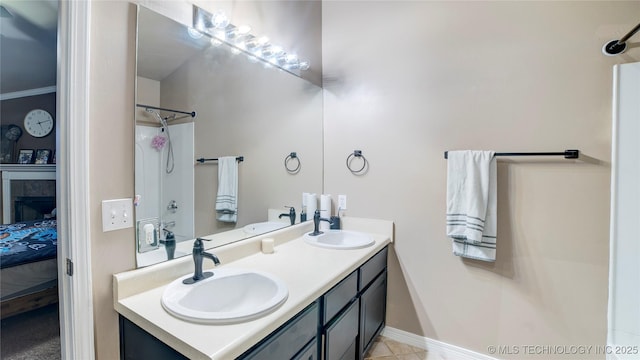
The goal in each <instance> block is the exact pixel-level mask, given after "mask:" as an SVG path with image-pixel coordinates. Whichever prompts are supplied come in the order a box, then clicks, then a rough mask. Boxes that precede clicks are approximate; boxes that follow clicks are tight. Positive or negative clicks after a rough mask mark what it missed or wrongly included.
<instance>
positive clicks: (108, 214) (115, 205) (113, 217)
mask: <svg viewBox="0 0 640 360" xmlns="http://www.w3.org/2000/svg"><path fill="white" fill-rule="evenodd" d="M130 227H133V199H115V200H102V231H103V232H106V231H113V230H119V229H126V228H130Z"/></svg>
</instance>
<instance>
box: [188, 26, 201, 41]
mask: <svg viewBox="0 0 640 360" xmlns="http://www.w3.org/2000/svg"><path fill="white" fill-rule="evenodd" d="M187 32H188V33H189V36H191V38H193V39H196V40H197V39H200V38H201V37H202V33H201V32H200V31H198V30H196V29H194V28H192V27H190V28H189V29H187Z"/></svg>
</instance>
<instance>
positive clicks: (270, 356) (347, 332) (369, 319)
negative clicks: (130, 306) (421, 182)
mask: <svg viewBox="0 0 640 360" xmlns="http://www.w3.org/2000/svg"><path fill="white" fill-rule="evenodd" d="M386 300H387V247H385V248H384V249H382V250H380V251H379V252H378V253H377V254H376V255H374V256H373V257H371V258H370V259H369V260H368V261H367V262H366V263H364V264H363V265H362V266H361V267H360V268H358V269H357V270H355V271H354V272H352V273H351V274H349V275H348V276H347V277H346V278H344V279H343V280H341V281H340V282H339V283H338V284H337V285H335V286H334V287H333V288H331V289H330V290H329V291H327V292H326V293H325V294H324V295H322V296H321V297H320V298H319V299H317V300H316V301H314V302H313V303H311V304H310V305H309V306H307V307H306V308H305V309H304V310H302V311H300V312H299V313H298V314H297V315H295V316H294V317H293V318H291V319H290V320H289V321H287V322H286V323H285V324H284V325H282V326H281V327H280V328H278V329H277V330H275V331H274V332H272V333H271V334H270V335H268V336H267V337H266V338H264V339H263V340H261V341H260V342H258V343H257V344H256V345H254V346H253V347H251V348H250V349H249V350H247V351H246V352H245V353H243V354H242V355H241V356H240V357H238V359H242V360H274V359H294V360H362V359H363V358H364V354H365V353H366V351H367V350H369V348H370V347H371V345H372V344H373V340H374V339H375V337H376V336H377V335H378V334H379V333H380V332H381V331H382V328H383V327H384V321H385V313H386ZM120 345H121V358H122V359H184V358H185V357H183V356H182V355H180V354H178V353H177V352H176V351H175V350H173V349H171V348H170V347H169V346H167V345H165V344H164V343H162V342H161V341H160V340H158V339H156V338H154V337H153V336H151V335H150V334H148V333H146V332H145V331H144V330H142V329H140V328H138V327H137V326H136V325H134V324H133V323H131V322H129V321H128V320H127V319H125V318H124V317H122V316H121V317H120Z"/></svg>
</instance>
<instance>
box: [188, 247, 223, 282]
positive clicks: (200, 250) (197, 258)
mask: <svg viewBox="0 0 640 360" xmlns="http://www.w3.org/2000/svg"><path fill="white" fill-rule="evenodd" d="M203 240H205V241H211V240H209V239H204V238H197V239H196V241H194V243H193V263H194V265H195V271H194V273H193V277H190V278H188V279H184V280H182V283H183V284H186V285H189V284H194V283H196V282H198V281H200V280H204V279H206V278H208V277H211V276H213V273H212V272H211V271H207V272H204V273H203V272H202V261H203V260H204V258H207V259H211V260H213V264H214V265H215V266H218V265H220V260H219V259H218V257H217V256H215V255H213V254H211V253H208V252H205V251H204V245H203V244H202V241H203Z"/></svg>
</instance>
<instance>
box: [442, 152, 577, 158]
mask: <svg viewBox="0 0 640 360" xmlns="http://www.w3.org/2000/svg"><path fill="white" fill-rule="evenodd" d="M448 153H449V152H448V151H445V152H444V158H445V159H448V158H449V154H448ZM495 156H564V158H565V159H578V158H579V157H580V150H565V151H563V152H520V153H517V152H512V153H496V154H495Z"/></svg>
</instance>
